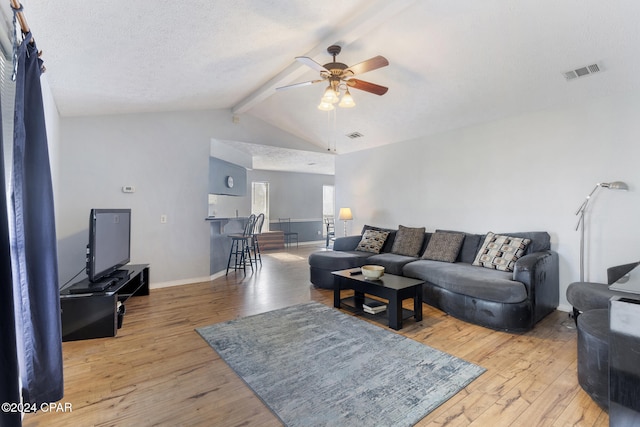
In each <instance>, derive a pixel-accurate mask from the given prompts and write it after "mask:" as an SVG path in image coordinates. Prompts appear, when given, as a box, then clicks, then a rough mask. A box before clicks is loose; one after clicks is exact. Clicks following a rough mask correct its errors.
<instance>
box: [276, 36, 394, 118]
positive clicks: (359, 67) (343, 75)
mask: <svg viewBox="0 0 640 427" xmlns="http://www.w3.org/2000/svg"><path fill="white" fill-rule="evenodd" d="M341 50H342V48H341V47H340V46H338V45H331V46H329V47H328V48H327V52H329V54H330V55H332V56H333V62H329V63H327V64H324V65H320V64H319V63H317V62H316V61H314V60H313V59H311V58H309V57H306V56H299V57H297V58H296V60H297V61H298V62H300V63H302V64H304V65H306V66H308V67H310V68H312V69H314V70H316V71H319V72H320V78H321V79H320V80H311V81H308V82H302V83H295V84H292V85H288V86H283V87H279V88H277V89H278V90H281V89H290V88H294V87H300V86H308V85H310V84H314V83H319V82H323V81H327V80H328V81H329V85H328V86H327V88H326V89H325V91H324V93H323V95H322V98H321V100H320V105H318V109H319V110H322V111H331V110H333V109H334V108H335V107H334V105H333V104H336V103H338V106H339V107H341V108H352V107H355V106H356V103H355V101H354V100H353V97H352V96H351V93H350V92H349V88H350V87H352V88H355V89H359V90H363V91H365V92H369V93H373V94H376V95H384V94H385V93H387V91H388V90H389V88H387V87H385V86H380V85H377V84H375V83H369V82H366V81H364V80H358V79H354V78H353V76H355V75H356V74H363V73H366V72H368V71H373V70H377V69H378V68H382V67H386V66H387V65H389V61H387V59H386V58H385V57H383V56H376V57H373V58H370V59H367V60H366V61H363V62H360V63H358V64H356V65H353V66H351V67H349V66H347V65H346V64H343V63H342V62H336V56H337V55H338V54H339V53H340V51H341ZM341 89H343V90H344V94H343V95H342V99H341V98H340V90H341Z"/></svg>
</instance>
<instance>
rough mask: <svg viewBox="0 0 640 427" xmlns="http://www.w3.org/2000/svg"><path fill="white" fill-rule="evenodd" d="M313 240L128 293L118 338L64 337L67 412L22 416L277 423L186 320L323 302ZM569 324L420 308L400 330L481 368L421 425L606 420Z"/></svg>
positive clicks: (31, 422) (328, 300) (93, 421)
mask: <svg viewBox="0 0 640 427" xmlns="http://www.w3.org/2000/svg"><path fill="white" fill-rule="evenodd" d="M318 249H319V248H318V247H309V246H305V247H302V246H301V247H300V248H298V249H296V248H292V249H290V250H288V251H285V252H271V253H269V254H268V255H266V254H265V255H264V256H263V261H264V263H263V266H262V268H261V269H259V270H258V271H257V272H255V273H253V274H248V275H247V277H246V278H244V277H243V275H242V274H235V273H230V274H229V277H228V278H224V277H223V278H219V279H216V280H214V281H212V282H206V283H199V284H192V285H184V286H175V287H171V288H164V289H152V290H151V295H149V296H147V297H137V298H132V299H130V300H129V301H128V302H127V304H126V308H127V314H126V315H125V318H124V325H123V327H122V329H120V330H119V332H118V336H117V337H115V338H104V339H94V340H87V341H76V342H67V343H64V344H63V351H64V375H65V397H64V398H63V400H62V403H65V404H70V405H71V406H72V412H58V413H55V412H53V413H44V412H39V413H37V414H27V415H26V416H25V419H24V425H25V426H65V427H67V426H151V425H163V426H164V425H166V426H169V425H170V426H178V425H181V426H196V425H202V426H280V425H281V423H280V422H279V420H278V419H277V418H276V417H275V416H274V415H273V414H272V413H271V411H269V409H267V407H266V406H265V405H264V404H263V403H262V402H261V400H260V399H259V398H258V397H256V396H255V395H254V394H253V392H252V391H251V390H250V389H249V388H248V387H247V386H246V385H245V384H244V382H243V381H242V380H241V379H239V378H238V377H237V376H236V375H235V373H234V372H233V371H231V369H229V367H228V366H227V365H226V364H225V363H224V362H223V361H222V360H221V359H220V357H218V355H217V353H216V352H215V351H213V350H212V349H211V348H210V347H209V346H208V345H207V343H206V342H205V341H204V340H203V339H202V338H200V336H199V335H198V334H197V333H196V332H195V331H194V328H197V327H200V326H205V325H209V324H212V323H217V322H222V321H226V320H230V319H234V318H237V317H243V316H247V315H251V314H257V313H261V312H265V311H270V310H273V309H277V308H281V307H285V306H289V305H293V304H299V303H303V302H307V301H310V300H315V301H318V302H321V303H324V304H327V305H331V304H332V301H333V300H332V293H331V292H330V291H326V290H317V289H314V288H313V287H312V286H310V284H309V273H308V265H307V256H308V254H309V253H310V252H311V251H313V250H318ZM151 280H152V283H153V266H151ZM407 308H410V304H409V301H407ZM570 326H572V323H571V321H570V320H569V319H568V316H567V313H563V312H556V313H554V314H552V315H550V316H548V317H547V318H546V319H544V320H543V321H542V322H541V323H539V324H538V325H537V326H536V328H535V329H534V330H533V331H531V332H529V333H525V334H509V333H504V332H496V331H493V330H490V329H486V328H482V327H479V326H474V325H471V324H469V323H465V322H462V321H459V320H457V319H455V318H452V317H450V316H447V315H445V314H444V313H442V312H441V311H438V310H436V309H433V308H431V307H429V306H427V305H425V306H424V319H423V320H422V321H421V322H419V323H415V322H414V321H413V320H409V321H406V322H405V327H404V328H403V329H402V330H401V331H399V333H401V334H403V335H406V336H407V337H410V338H412V339H414V340H416V341H420V342H422V343H424V344H427V345H429V346H431V347H434V348H437V349H439V350H442V351H446V352H448V353H450V354H453V355H455V356H458V357H461V358H463V359H466V360H468V361H470V362H473V363H476V364H479V365H481V366H483V367H485V368H486V369H487V372H485V373H484V374H483V375H482V376H481V377H480V378H478V379H477V380H476V381H474V382H473V383H471V384H470V385H469V386H468V387H467V388H465V389H464V390H463V391H461V392H460V393H458V394H457V395H456V396H454V397H453V398H452V399H450V400H449V401H448V402H446V403H444V404H443V405H442V406H440V407H439V408H438V409H436V410H435V411H434V412H432V413H431V414H429V415H428V416H427V417H425V418H424V419H423V420H422V421H421V422H420V423H419V424H418V425H419V426H445V425H446V426H492V427H495V426H512V425H522V426H542V425H544V426H573V425H576V426H607V425H608V421H609V419H608V416H607V414H606V412H603V411H602V410H601V409H600V408H599V407H598V406H597V405H596V404H595V403H594V402H593V401H592V400H591V399H590V398H589V396H588V395H587V394H586V393H585V392H584V391H582V389H581V388H580V387H579V385H578V382H577V377H576V331H575V329H574V328H571V327H570ZM381 327H383V326H381Z"/></svg>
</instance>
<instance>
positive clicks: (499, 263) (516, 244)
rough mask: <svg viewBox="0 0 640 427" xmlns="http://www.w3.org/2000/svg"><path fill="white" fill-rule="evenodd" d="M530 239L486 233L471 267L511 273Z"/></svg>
mask: <svg viewBox="0 0 640 427" xmlns="http://www.w3.org/2000/svg"><path fill="white" fill-rule="evenodd" d="M529 243H531V239H523V238H520V237H511V236H503V235H500V234H495V233H491V232H489V233H487V237H486V238H485V239H484V243H483V244H482V247H481V248H480V251H478V255H476V259H475V260H474V261H473V264H472V265H477V266H481V267H486V268H492V269H494V270H500V271H513V267H514V266H515V265H516V261H517V260H518V259H519V258H520V257H522V255H524V251H525V250H527V245H528V244H529Z"/></svg>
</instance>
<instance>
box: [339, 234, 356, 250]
mask: <svg viewBox="0 0 640 427" xmlns="http://www.w3.org/2000/svg"><path fill="white" fill-rule="evenodd" d="M360 240H362V236H360V235H357V236H346V237H338V238H336V239H335V240H334V241H333V250H334V251H355V250H356V248H357V247H358V243H360Z"/></svg>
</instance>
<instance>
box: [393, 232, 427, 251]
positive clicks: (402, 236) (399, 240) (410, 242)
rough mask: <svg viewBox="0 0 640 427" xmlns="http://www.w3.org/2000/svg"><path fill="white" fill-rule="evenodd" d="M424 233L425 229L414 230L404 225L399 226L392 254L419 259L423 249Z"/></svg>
mask: <svg viewBox="0 0 640 427" xmlns="http://www.w3.org/2000/svg"><path fill="white" fill-rule="evenodd" d="M424 231H425V228H424V227H419V228H413V227H405V226H403V225H400V226H398V232H397V233H396V238H395V240H394V242H393V248H392V249H391V252H392V253H394V254H397V255H406V256H411V257H417V256H418V254H419V253H420V248H422V241H423V240H424Z"/></svg>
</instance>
